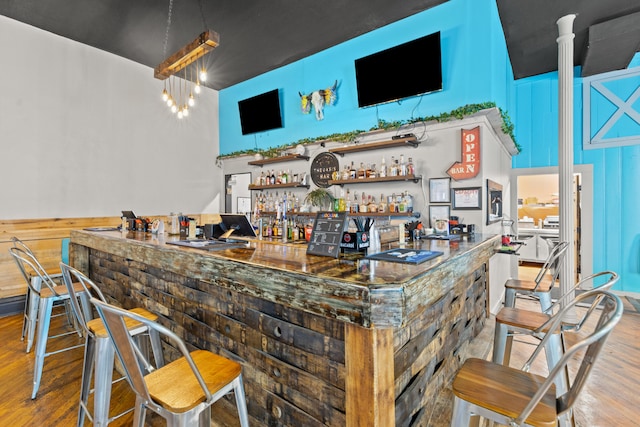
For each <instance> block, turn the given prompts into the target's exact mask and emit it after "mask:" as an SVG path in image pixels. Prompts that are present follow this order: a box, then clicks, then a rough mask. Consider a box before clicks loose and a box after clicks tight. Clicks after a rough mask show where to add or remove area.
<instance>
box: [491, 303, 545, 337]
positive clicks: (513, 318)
mask: <svg viewBox="0 0 640 427" xmlns="http://www.w3.org/2000/svg"><path fill="white" fill-rule="evenodd" d="M550 318H551V316H549V315H548V314H546V313H540V312H539V311H529V310H522V309H518V308H513V307H504V308H502V309H501V310H500V311H499V312H498V314H497V315H496V323H502V324H505V325H508V326H515V327H517V328H518V329H526V330H528V331H535V330H537V329H538V328H540V327H541V326H543V325H544V324H545V322H547V321H548V320H549V319H550ZM548 330H549V328H548V327H546V328H544V329H542V330H540V332H544V333H546V332H548Z"/></svg>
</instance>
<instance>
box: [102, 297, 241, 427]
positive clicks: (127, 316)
mask: <svg viewBox="0 0 640 427" xmlns="http://www.w3.org/2000/svg"><path fill="white" fill-rule="evenodd" d="M91 303H92V304H94V306H95V307H96V309H97V310H98V313H99V314H100V317H101V318H102V320H103V321H104V323H105V325H106V327H107V332H108V333H109V337H110V338H111V340H112V341H113V344H114V346H115V348H116V353H117V354H118V358H119V359H120V361H121V362H122V365H123V366H124V369H125V371H126V373H127V379H128V381H129V384H130V385H131V387H132V388H133V390H134V391H135V393H136V409H135V414H134V420H133V425H134V426H138V427H142V426H143V425H144V419H145V413H146V409H151V410H152V411H154V412H155V413H157V414H158V415H160V416H162V417H163V418H165V419H166V420H167V426H168V427H172V426H180V427H184V426H196V425H199V426H209V425H211V410H210V409H211V405H212V404H213V403H214V402H216V401H217V400H219V399H220V398H221V397H223V396H224V395H226V394H227V393H229V392H231V391H233V392H234V394H235V398H236V406H237V408H238V416H239V418H240V425H241V426H242V427H249V415H248V413H247V403H246V399H245V394H244V386H243V382H242V366H241V365H240V364H239V363H237V362H235V361H233V360H229V359H227V358H224V357H222V356H218V355H216V354H214V353H211V352H209V351H205V350H195V351H192V352H189V350H187V347H186V345H185V343H184V341H182V339H180V337H178V336H177V335H176V334H174V333H173V332H171V331H170V330H169V329H168V328H165V327H164V326H162V325H160V324H159V323H156V322H152V321H150V320H148V319H145V318H143V317H141V316H138V315H136V314H134V313H131V312H128V311H126V310H122V309H120V308H117V307H114V306H112V305H109V304H106V303H104V302H102V301H100V300H97V299H95V298H92V299H91ZM127 320H136V321H138V322H140V323H143V324H145V325H147V326H148V327H149V329H154V330H157V331H159V332H160V333H161V334H162V336H163V337H164V338H166V339H167V340H168V341H169V342H170V343H171V344H172V345H173V346H175V348H176V349H177V350H178V351H179V352H180V353H182V357H180V358H179V359H177V360H174V361H173V362H171V363H168V364H167V365H165V366H164V367H162V368H159V369H157V370H155V371H153V372H151V373H150V374H147V375H143V373H142V370H141V369H140V363H139V362H140V352H139V351H137V350H136V343H135V341H133V340H132V337H131V335H130V334H129V331H128V330H127V329H126V327H125V322H126V321H127ZM145 365H146V363H145ZM178 379H179V380H178Z"/></svg>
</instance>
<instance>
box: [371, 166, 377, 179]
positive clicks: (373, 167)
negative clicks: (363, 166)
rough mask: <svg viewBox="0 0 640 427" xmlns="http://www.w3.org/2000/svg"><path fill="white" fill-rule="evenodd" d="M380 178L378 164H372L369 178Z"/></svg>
mask: <svg viewBox="0 0 640 427" xmlns="http://www.w3.org/2000/svg"><path fill="white" fill-rule="evenodd" d="M377 177H378V171H377V170H376V164H375V163H374V164H372V165H371V170H370V171H369V178H377Z"/></svg>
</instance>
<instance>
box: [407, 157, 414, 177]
mask: <svg viewBox="0 0 640 427" xmlns="http://www.w3.org/2000/svg"><path fill="white" fill-rule="evenodd" d="M415 174H416V169H415V167H414V166H413V159H412V158H411V157H409V163H407V175H409V176H414V175H415Z"/></svg>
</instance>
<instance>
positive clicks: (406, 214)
mask: <svg viewBox="0 0 640 427" xmlns="http://www.w3.org/2000/svg"><path fill="white" fill-rule="evenodd" d="M317 213H318V212H293V211H287V217H293V216H310V217H315V216H316V214H317ZM276 215H277V212H260V216H267V217H270V216H276ZM347 216H348V217H389V218H420V212H358V213H352V212H347Z"/></svg>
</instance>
